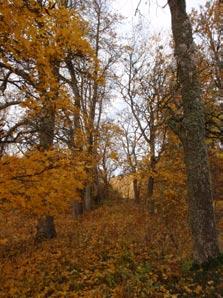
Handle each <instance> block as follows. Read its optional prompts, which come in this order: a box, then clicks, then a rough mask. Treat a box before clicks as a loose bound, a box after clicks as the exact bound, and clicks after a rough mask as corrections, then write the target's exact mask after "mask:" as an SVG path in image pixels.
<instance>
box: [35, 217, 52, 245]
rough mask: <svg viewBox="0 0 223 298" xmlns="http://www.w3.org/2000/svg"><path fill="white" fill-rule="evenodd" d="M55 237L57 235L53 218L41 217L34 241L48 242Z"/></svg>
mask: <svg viewBox="0 0 223 298" xmlns="http://www.w3.org/2000/svg"><path fill="white" fill-rule="evenodd" d="M56 235H57V234H56V229H55V224H54V218H53V216H50V215H44V216H41V217H40V218H39V220H38V223H37V226H36V236H35V239H36V241H37V242H41V241H43V240H49V239H52V238H54V237H56Z"/></svg>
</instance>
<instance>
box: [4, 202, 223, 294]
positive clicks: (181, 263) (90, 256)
mask: <svg viewBox="0 0 223 298" xmlns="http://www.w3.org/2000/svg"><path fill="white" fill-rule="evenodd" d="M219 208H222V206H221V207H219ZM219 210H220V209H219ZM222 210H223V208H222ZM173 221H174V223H168V222H167V221H166V219H165V220H164V217H162V216H158V215H154V216H150V215H148V213H147V212H146V211H145V210H143V209H142V208H139V207H137V206H136V205H134V204H133V203H131V202H127V201H126V202H124V201H111V202H107V203H105V204H104V205H103V206H101V207H99V208H98V209H96V210H94V211H92V212H89V213H88V214H86V215H85V216H83V217H82V218H81V219H78V220H75V219H73V218H72V217H71V216H69V215H67V216H60V217H58V218H56V225H57V231H58V235H57V238H55V239H53V240H50V241H45V242H43V243H41V244H35V243H34V241H33V238H32V237H33V236H32V235H33V232H34V228H35V221H34V219H33V218H32V217H31V216H28V215H27V214H25V213H21V212H18V211H11V212H10V213H7V214H2V215H1V217H0V239H1V240H0V265H1V268H0V297H3V298H7V297H12V298H14V297H18V298H22V297H28V298H32V297H67V298H69V297H74V298H75V297H86V298H91V297H95V298H96V297H98V298H99V297H104V298H106V297H120V298H122V297H123V298H125V297H126V298H132V297H166V298H167V297H208V298H209V297H223V265H222V262H221V261H220V260H219V263H218V264H209V266H207V267H206V268H197V269H196V270H195V269H193V268H192V262H191V261H190V257H191V244H190V243H191V242H190V237H189V234H187V230H186V227H184V224H182V223H180V225H181V226H180V227H179V223H178V224H177V219H175V218H173Z"/></svg>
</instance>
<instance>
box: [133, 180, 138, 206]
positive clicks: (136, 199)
mask: <svg viewBox="0 0 223 298" xmlns="http://www.w3.org/2000/svg"><path fill="white" fill-rule="evenodd" d="M133 192H134V200H135V202H136V203H137V204H138V203H139V202H140V192H139V182H138V180H137V179H134V180H133Z"/></svg>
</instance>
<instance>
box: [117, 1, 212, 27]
mask: <svg viewBox="0 0 223 298" xmlns="http://www.w3.org/2000/svg"><path fill="white" fill-rule="evenodd" d="M186 2H187V11H188V12H190V11H191V9H192V8H199V6H200V5H204V4H205V3H206V2H207V1H206V0H187V1H186ZM138 3H139V0H114V8H115V10H116V11H117V12H119V13H120V14H122V15H123V16H125V17H127V19H126V21H125V24H126V25H125V28H127V27H128V26H130V27H131V25H132V24H133V23H135V22H136V19H137V18H139V14H137V16H135V10H136V8H137V5H138ZM166 3H167V0H142V1H141V5H140V7H139V10H140V12H141V14H142V15H143V19H145V20H146V22H147V23H149V24H150V31H154V30H155V31H162V30H169V29H170V24H171V23H170V13H169V7H168V6H166V7H165V8H163V7H164V6H165V5H166Z"/></svg>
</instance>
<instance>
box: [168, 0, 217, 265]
mask: <svg viewBox="0 0 223 298" xmlns="http://www.w3.org/2000/svg"><path fill="white" fill-rule="evenodd" d="M168 4H169V7H170V11H171V17H172V32H173V38H174V43H175V57H176V60H177V71H178V79H179V82H180V84H181V95H182V105H183V120H182V121H180V122H179V121H177V122H174V121H175V120H174V119H171V121H170V126H171V128H172V129H173V130H174V132H175V133H176V134H177V135H178V136H179V138H180V140H181V142H182V144H183V148H184V158H185V165H186V171H187V187H188V213H189V222H190V227H191V232H192V238H193V253H194V261H195V262H196V263H199V264H202V263H206V262H208V261H209V260H211V259H213V258H215V257H217V256H218V255H219V248H218V242H217V233H216V226H215V217H214V210H213V199H212V190H211V181H210V171H209V164H208V155H207V148H206V144H205V120H204V110H203V104H202V101H201V86H200V83H199V80H198V77H197V70H196V57H195V48H194V42H193V36H192V28H191V23H190V20H189V18H188V16H187V13H186V3H185V0H169V2H168Z"/></svg>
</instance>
